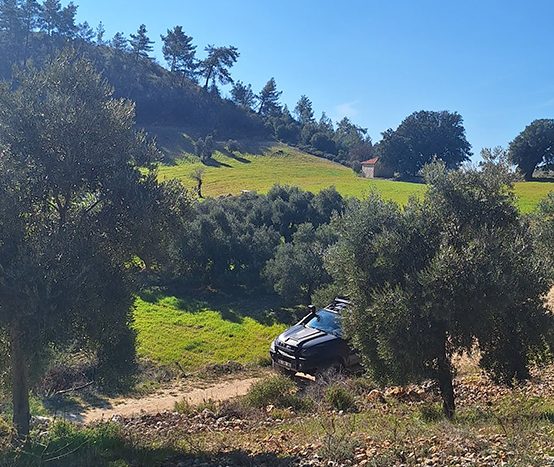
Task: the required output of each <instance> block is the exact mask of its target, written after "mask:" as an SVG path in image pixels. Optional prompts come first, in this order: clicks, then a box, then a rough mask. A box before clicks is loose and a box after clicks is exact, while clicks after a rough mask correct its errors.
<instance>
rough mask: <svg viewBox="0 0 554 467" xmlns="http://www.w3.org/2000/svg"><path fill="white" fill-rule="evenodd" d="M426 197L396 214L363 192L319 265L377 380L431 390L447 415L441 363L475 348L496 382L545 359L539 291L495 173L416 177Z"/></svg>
mask: <svg viewBox="0 0 554 467" xmlns="http://www.w3.org/2000/svg"><path fill="white" fill-rule="evenodd" d="M426 179H427V182H428V186H429V188H428V191H427V193H426V195H425V196H424V199H423V200H421V201H418V200H416V199H412V200H411V201H410V202H408V204H407V205H406V206H405V207H404V208H401V207H400V206H398V205H397V204H395V203H393V202H389V201H384V200H383V199H382V198H380V197H379V196H378V195H376V194H374V195H372V196H370V197H369V198H368V199H366V200H364V201H362V202H360V204H359V205H358V206H356V207H354V208H351V209H350V210H349V212H348V213H347V214H346V215H345V216H344V217H343V218H342V219H341V220H340V222H339V223H338V224H337V225H338V226H339V229H340V233H339V241H338V243H337V244H336V245H335V246H334V247H332V251H331V253H330V255H329V257H328V261H327V268H328V270H329V272H331V273H332V274H334V275H335V278H336V280H337V281H338V283H339V284H341V285H342V286H343V288H344V289H345V290H346V291H347V292H349V293H350V294H351V296H352V298H353V300H354V303H355V306H354V308H353V311H352V312H351V314H350V315H348V318H347V328H348V332H349V333H350V334H351V335H352V338H353V343H354V345H355V346H356V347H357V348H358V349H359V350H360V351H361V354H362V355H363V357H364V359H365V361H366V363H367V365H368V367H369V368H370V370H371V371H372V373H373V375H374V376H375V377H376V378H380V379H381V380H383V381H390V382H396V383H400V384H402V383H407V382H413V381H418V380H422V379H428V378H429V379H433V380H435V381H436V382H437V383H438V386H439V388H440V393H441V396H442V399H443V408H444V413H445V415H446V416H447V417H449V418H451V417H453V415H454V411H455V400H454V388H453V378H454V376H455V368H454V367H453V365H452V356H453V355H454V354H455V353H456V352H460V351H468V352H470V351H472V349H473V348H474V346H475V345H476V344H477V346H478V348H479V351H480V355H481V358H480V362H479V363H480V366H481V367H482V368H484V369H485V370H486V371H488V372H489V373H490V374H491V376H492V377H493V378H494V379H496V380H498V381H501V382H504V383H508V384H511V383H512V381H513V380H514V379H515V380H522V379H525V378H527V377H528V376H529V365H530V363H531V362H532V361H533V359H534V358H536V357H538V356H543V355H544V354H545V353H546V351H547V347H548V345H547V340H546V339H547V336H548V332H549V331H548V330H549V329H552V325H553V323H552V320H553V318H552V315H550V314H549V313H548V312H547V310H546V308H545V304H544V296H545V294H546V293H547V291H548V289H549V286H550V285H551V284H550V281H549V280H548V276H547V274H546V268H545V264H544V260H543V258H541V255H539V254H537V249H536V245H535V241H534V240H533V236H532V234H531V229H530V226H529V224H528V222H527V220H526V219H524V218H522V217H521V216H520V214H519V213H518V210H517V208H516V207H515V205H514V197H513V192H512V189H511V187H510V185H509V174H508V173H507V172H505V171H503V170H501V168H500V167H498V166H497V167H492V166H489V167H485V168H484V169H483V170H482V171H477V170H467V171H454V172H448V171H446V169H445V168H444V166H442V165H434V166H432V167H431V168H428V169H427V170H426Z"/></svg>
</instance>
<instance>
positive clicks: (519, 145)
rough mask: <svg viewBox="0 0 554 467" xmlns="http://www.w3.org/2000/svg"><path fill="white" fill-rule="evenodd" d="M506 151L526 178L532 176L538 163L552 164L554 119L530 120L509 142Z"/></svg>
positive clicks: (553, 155) (528, 178) (553, 157)
mask: <svg viewBox="0 0 554 467" xmlns="http://www.w3.org/2000/svg"><path fill="white" fill-rule="evenodd" d="M508 151H509V155H510V159H511V161H512V163H513V164H515V165H516V166H517V167H518V169H519V170H520V172H521V173H522V174H523V175H524V176H525V179H526V180H530V179H531V178H533V172H534V171H535V169H536V168H537V166H538V165H541V164H545V165H548V164H554V119H546V118H545V119H541V120H534V121H533V122H531V123H530V124H529V125H527V126H526V127H525V129H524V130H523V131H522V132H521V133H520V134H519V135H517V136H516V137H515V139H514V140H513V141H512V142H511V143H510V146H509V148H508Z"/></svg>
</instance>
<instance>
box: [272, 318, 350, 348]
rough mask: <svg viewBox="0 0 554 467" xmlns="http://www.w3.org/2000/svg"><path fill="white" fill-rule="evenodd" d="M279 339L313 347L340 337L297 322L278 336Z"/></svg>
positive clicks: (290, 344) (284, 342)
mask: <svg viewBox="0 0 554 467" xmlns="http://www.w3.org/2000/svg"><path fill="white" fill-rule="evenodd" d="M277 339H278V341H279V342H281V343H283V344H286V345H287V346H292V347H303V348H305V347H312V346H314V345H317V344H322V343H324V342H329V341H334V340H337V339H340V338H339V337H337V336H334V335H333V334H327V333H326V332H323V331H319V330H317V329H312V328H308V327H306V326H304V325H302V324H297V325H296V326H292V327H291V328H289V329H287V330H286V331H285V332H284V333H282V334H281V335H280V336H279V337H278V338H277Z"/></svg>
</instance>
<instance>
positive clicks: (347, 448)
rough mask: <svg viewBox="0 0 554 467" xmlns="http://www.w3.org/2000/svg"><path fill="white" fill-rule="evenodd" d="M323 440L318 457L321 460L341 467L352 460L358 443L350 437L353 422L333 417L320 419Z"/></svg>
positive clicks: (352, 430)
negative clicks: (321, 458)
mask: <svg viewBox="0 0 554 467" xmlns="http://www.w3.org/2000/svg"><path fill="white" fill-rule="evenodd" d="M321 426H322V428H323V438H322V440H321V441H322V443H321V449H320V455H321V457H323V459H326V460H329V461H332V462H336V463H339V465H343V463H344V462H346V461H351V460H352V459H353V458H354V454H355V452H356V448H357V447H358V445H359V441H358V440H357V439H356V437H354V436H352V433H353V432H354V429H355V420H354V419H348V418H346V417H344V418H343V417H341V418H336V417H335V416H332V417H329V418H322V419H321Z"/></svg>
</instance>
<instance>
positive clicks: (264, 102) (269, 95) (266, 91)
mask: <svg viewBox="0 0 554 467" xmlns="http://www.w3.org/2000/svg"><path fill="white" fill-rule="evenodd" d="M282 93H283V91H277V83H276V82H275V78H271V79H270V80H269V81H268V82H267V83H266V84H265V86H264V87H263V88H262V90H261V91H260V95H259V98H258V99H259V101H260V106H259V107H258V114H260V115H263V116H265V117H267V116H270V115H275V114H277V113H278V112H279V110H280V107H281V106H280V105H279V98H280V97H281V94H282Z"/></svg>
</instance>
